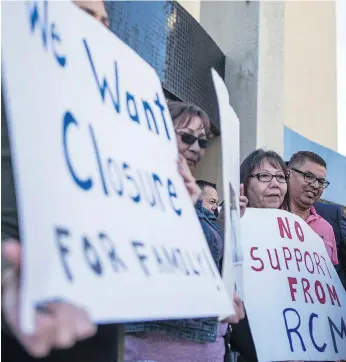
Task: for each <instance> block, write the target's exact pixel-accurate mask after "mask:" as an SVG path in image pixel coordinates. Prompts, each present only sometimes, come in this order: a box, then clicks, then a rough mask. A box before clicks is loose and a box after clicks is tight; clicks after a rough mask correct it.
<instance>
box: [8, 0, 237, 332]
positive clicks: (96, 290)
mask: <svg viewBox="0 0 346 362" xmlns="http://www.w3.org/2000/svg"><path fill="white" fill-rule="evenodd" d="M2 11H3V17H2V20H3V26H2V29H3V37H2V51H3V59H2V64H3V67H4V71H3V74H4V80H5V86H6V88H5V90H6V93H5V95H6V99H5V100H6V104H7V117H8V122H9V131H10V136H11V146H12V156H13V165H14V173H15V179H16V190H17V192H18V193H17V201H18V204H19V217H20V230H21V242H22V244H23V270H22V277H23V279H22V289H21V291H22V318H23V326H24V327H25V330H27V331H30V330H31V328H32V325H33V320H32V312H33V307H34V306H35V305H36V304H37V303H40V302H42V301H44V300H49V299H51V298H65V299H67V300H71V301H73V302H75V303H77V304H79V305H82V306H84V307H86V308H87V310H88V311H89V312H90V314H91V317H92V319H93V320H94V321H97V322H113V321H117V322H122V321H134V320H153V319H166V318H171V319H172V318H183V317H203V316H216V315H219V314H227V313H228V312H229V311H230V310H232V303H231V301H230V298H229V296H228V294H227V292H226V289H225V287H224V284H223V281H222V279H221V277H220V275H219V273H218V270H217V268H216V266H215V263H214V261H213V259H212V256H211V254H210V252H209V248H208V245H207V243H206V240H205V238H204V235H203V231H202V229H201V226H200V224H199V222H198V219H197V217H196V213H195V209H194V207H193V205H192V203H191V200H190V197H189V195H188V193H187V191H186V188H185V186H184V184H183V181H182V179H181V177H180V175H179V174H178V172H177V162H176V161H177V157H178V154H177V145H176V138H175V133H174V129H173V126H172V123H171V122H172V121H171V118H170V115H169V113H168V110H167V106H166V103H165V98H164V95H163V92H162V88H161V84H160V81H159V78H158V76H157V74H156V73H155V71H154V69H153V68H151V67H150V66H149V65H148V64H147V63H146V62H145V61H144V60H142V59H141V58H140V57H139V56H138V55H137V54H136V53H135V52H134V51H133V50H132V49H130V48H129V47H128V46H127V45H125V44H124V43H123V42H122V41H121V40H119V39H118V38H117V37H116V36H115V35H114V34H113V33H112V32H111V31H109V30H108V29H106V28H105V27H104V26H102V25H101V24H100V23H98V22H97V21H96V20H95V19H93V18H92V17H90V16H89V15H86V14H85V13H84V12H83V11H81V10H80V9H78V8H77V7H76V6H75V5H74V4H72V3H66V2H5V3H3V4H2ZM14 19H15V20H14Z"/></svg>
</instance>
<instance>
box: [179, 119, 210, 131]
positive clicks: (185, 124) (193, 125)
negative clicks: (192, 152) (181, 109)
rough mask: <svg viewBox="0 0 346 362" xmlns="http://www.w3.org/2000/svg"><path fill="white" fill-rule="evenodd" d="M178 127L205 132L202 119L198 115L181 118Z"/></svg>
mask: <svg viewBox="0 0 346 362" xmlns="http://www.w3.org/2000/svg"><path fill="white" fill-rule="evenodd" d="M178 128H179V129H186V130H190V131H192V132H197V131H199V133H200V134H202V133H204V134H205V133H206V132H205V128H204V124H203V121H202V120H201V118H200V117H198V116H193V117H191V118H190V119H186V120H182V122H181V124H180V125H178Z"/></svg>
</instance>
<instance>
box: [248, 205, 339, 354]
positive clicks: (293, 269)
mask: <svg viewBox="0 0 346 362" xmlns="http://www.w3.org/2000/svg"><path fill="white" fill-rule="evenodd" d="M241 226H242V237H243V243H244V256H245V259H244V290H245V306H246V311H247V314H248V318H249V323H250V327H251V331H252V335H253V338H254V342H255V346H256V351H257V356H258V359H259V361H285V360H304V361H307V360H314V361H335V360H342V359H345V358H346V324H345V322H346V293H345V290H344V289H343V287H342V284H341V282H340V280H339V277H338V275H337V273H336V271H335V269H334V267H333V265H332V263H331V261H330V260H329V257H328V254H327V251H326V249H325V246H324V243H323V241H322V239H321V238H320V237H319V236H318V235H317V234H316V233H315V232H314V231H313V230H312V229H311V228H310V227H309V225H308V224H306V223H305V222H304V221H303V220H302V219H301V218H299V217H298V216H296V215H294V214H291V213H289V212H286V211H282V210H269V209H266V210H263V209H248V210H246V212H245V215H244V216H243V218H242V220H241ZM245 266H246V267H245Z"/></svg>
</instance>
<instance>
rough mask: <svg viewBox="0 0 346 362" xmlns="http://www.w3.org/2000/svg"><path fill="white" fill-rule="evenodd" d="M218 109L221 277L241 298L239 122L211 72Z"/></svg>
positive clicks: (221, 85)
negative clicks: (222, 226)
mask: <svg viewBox="0 0 346 362" xmlns="http://www.w3.org/2000/svg"><path fill="white" fill-rule="evenodd" d="M212 77H213V81H214V87H215V91H216V96H217V100H218V105H219V115H220V128H221V150H222V151H221V154H222V184H223V196H224V205H223V210H222V211H221V212H224V222H225V242H224V257H223V263H222V277H223V280H224V282H225V285H226V288H227V290H228V292H229V293H230V296H231V297H232V295H233V293H234V291H235V290H236V291H237V293H238V294H239V295H240V296H241V297H243V273H242V264H243V253H242V247H241V240H240V209H239V189H240V182H239V179H240V176H239V119H238V117H237V115H236V113H235V112H234V110H233V108H232V107H231V106H230V104H229V95H228V91H227V88H226V85H225V83H224V82H223V80H222V79H221V77H220V76H219V75H218V74H217V72H216V71H215V70H214V69H212Z"/></svg>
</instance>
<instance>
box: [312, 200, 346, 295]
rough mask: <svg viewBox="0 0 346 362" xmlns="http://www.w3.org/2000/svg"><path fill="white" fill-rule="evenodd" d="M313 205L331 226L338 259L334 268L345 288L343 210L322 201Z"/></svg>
mask: <svg viewBox="0 0 346 362" xmlns="http://www.w3.org/2000/svg"><path fill="white" fill-rule="evenodd" d="M314 207H315V209H316V211H317V213H318V214H319V215H321V216H322V217H323V218H324V219H325V220H327V221H328V222H329V224H330V225H332V227H333V230H334V234H335V240H336V248H337V251H338V259H339V264H338V265H337V266H336V267H335V269H336V271H337V273H338V275H339V277H340V280H341V283H342V285H343V286H344V288H345V290H346V218H345V215H344V212H343V210H342V208H341V207H340V206H339V205H333V204H325V203H322V202H317V203H316V204H315V205H314Z"/></svg>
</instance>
